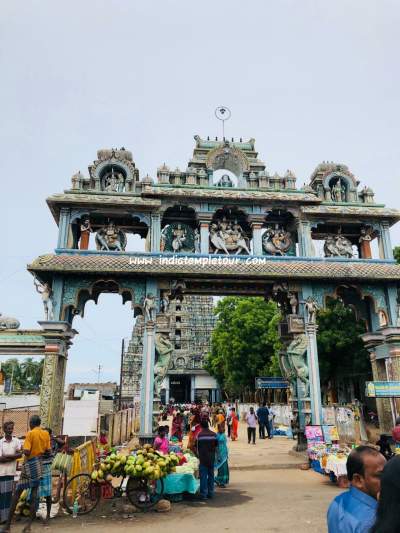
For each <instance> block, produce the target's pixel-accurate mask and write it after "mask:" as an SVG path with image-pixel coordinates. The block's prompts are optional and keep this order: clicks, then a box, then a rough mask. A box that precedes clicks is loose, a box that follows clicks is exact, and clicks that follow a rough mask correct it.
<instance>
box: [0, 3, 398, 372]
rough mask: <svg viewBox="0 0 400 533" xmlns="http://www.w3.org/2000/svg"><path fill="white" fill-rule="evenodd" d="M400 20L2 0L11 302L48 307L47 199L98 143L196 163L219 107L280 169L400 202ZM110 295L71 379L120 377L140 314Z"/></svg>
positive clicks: (357, 8)
mask: <svg viewBox="0 0 400 533" xmlns="http://www.w3.org/2000/svg"><path fill="white" fill-rule="evenodd" d="M399 27H400V4H399V3H398V2H397V1H396V0H376V1H372V0H335V1H334V2H324V1H320V0H314V1H311V0H279V1H276V0H275V1H272V0H254V1H253V2H243V0H241V1H237V0H218V1H215V0H214V1H210V0H203V1H202V2H194V1H192V0H180V1H177V0H176V1H174V0H162V1H161V0H159V1H158V2H156V1H154V0H153V1H148V2H143V1H141V2H139V1H137V0H85V1H77V0H68V1H65V0H60V1H58V2H54V1H52V0H28V1H26V0H24V1H21V0H3V2H2V6H1V16H0V68H1V70H0V72H1V82H0V102H1V120H0V136H1V138H0V152H1V157H0V164H1V192H0V213H1V220H2V228H3V231H2V232H1V233H2V242H1V249H0V257H1V262H0V311H2V312H3V313H7V314H10V315H13V316H17V317H19V318H20V320H21V322H22V326H23V327H35V326H36V321H37V320H38V319H40V318H41V317H42V309H41V302H40V298H39V297H38V295H37V294H36V293H35V292H34V290H33V285H32V278H31V276H30V274H28V273H27V272H26V270H25V265H26V264H27V263H28V262H29V261H30V260H31V259H33V258H34V257H35V256H37V255H39V254H42V253H46V252H49V251H51V250H52V249H53V248H54V247H55V244H56V238H57V228H56V226H55V223H54V221H53V219H52V217H51V216H50V213H49V211H48V209H47V206H46V204H45V198H46V196H48V195H49V194H51V193H55V192H60V191H62V190H63V189H64V188H66V187H68V185H69V180H70V176H71V175H72V174H73V173H74V172H75V171H77V170H78V169H81V170H82V171H84V172H85V171H86V169H87V166H88V164H89V163H90V162H91V161H93V159H95V156H96V150H97V149H98V148H103V147H112V146H117V147H118V146H125V147H127V148H129V149H131V150H132V151H133V154H134V159H135V162H136V165H137V166H138V168H139V169H140V172H141V175H142V176H143V175H145V174H146V173H149V174H151V175H153V176H154V174H155V171H156V168H157V166H159V165H160V164H162V163H163V162H164V161H165V162H166V163H167V164H170V165H171V166H175V165H179V166H181V167H184V166H185V165H186V162H187V160H188V158H189V155H190V153H191V150H192V147H193V142H194V141H193V135H194V134H200V135H201V136H207V135H212V136H214V135H217V134H219V132H220V129H219V124H217V123H216V120H215V118H214V116H213V111H214V108H215V107H216V106H217V105H219V104H224V105H227V106H229V107H230V108H231V110H232V119H231V120H230V122H229V124H227V135H228V136H235V137H239V136H242V137H244V138H249V137H255V139H256V140H257V144H256V146H257V148H258V150H259V152H260V156H261V158H262V159H264V160H265V161H266V163H267V168H268V170H269V171H272V172H275V171H278V172H284V171H285V170H286V169H288V168H290V169H292V170H293V171H294V172H295V173H296V175H297V176H298V183H299V185H301V184H303V182H304V181H306V180H307V179H308V177H309V175H310V174H311V172H312V170H313V169H314V167H315V166H316V165H317V164H318V163H319V162H321V161H322V160H334V161H338V162H343V163H346V164H348V165H349V167H350V169H351V170H352V171H353V173H354V174H356V176H358V177H359V179H360V180H361V181H362V183H365V184H367V185H369V186H372V187H373V188H374V189H375V190H376V198H377V200H378V201H379V202H382V203H386V204H388V205H390V206H392V207H396V206H397V204H398V198H399V189H400V185H399V174H400V155H399V124H400V106H399V94H400V69H399V53H398V51H399V44H400V43H399V41H400V38H399V31H398V29H399ZM4 222H5V226H4ZM392 238H393V243H394V244H396V243H399V240H400V232H399V230H397V231H396V230H395V231H393V234H392ZM100 303H101V305H100V306H97V307H96V306H95V305H94V304H93V303H90V304H89V305H88V306H87V309H86V317H85V319H84V320H81V319H78V320H77V321H76V322H75V324H74V325H75V327H76V328H77V329H78V330H79V336H78V337H77V339H76V342H75V345H74V347H73V348H72V350H71V354H70V362H69V368H68V376H67V379H68V380H69V381H71V380H72V381H74V380H78V379H79V380H94V381H95V380H96V379H97V378H96V375H97V374H96V373H95V372H94V370H95V368H96V367H97V365H98V364H99V363H100V364H102V365H103V372H102V378H103V379H109V378H113V379H117V378H118V375H119V350H120V342H121V338H122V337H124V336H128V335H129V331H130V328H131V323H132V315H131V311H130V309H129V308H128V306H125V307H122V305H120V301H119V300H118V297H116V296H115V297H114V296H112V295H103V296H102V297H101V300H100ZM128 305H129V304H128Z"/></svg>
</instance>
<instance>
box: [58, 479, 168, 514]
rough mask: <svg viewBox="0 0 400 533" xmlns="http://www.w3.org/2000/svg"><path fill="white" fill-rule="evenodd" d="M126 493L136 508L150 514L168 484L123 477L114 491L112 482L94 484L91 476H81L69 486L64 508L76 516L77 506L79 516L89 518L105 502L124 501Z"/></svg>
mask: <svg viewBox="0 0 400 533" xmlns="http://www.w3.org/2000/svg"><path fill="white" fill-rule="evenodd" d="M126 479H127V481H126V485H125V487H124V483H125V480H126ZM124 492H125V494H126V497H127V498H128V500H129V502H130V503H131V504H132V505H134V506H135V507H137V508H138V509H140V510H143V511H146V510H148V509H151V508H152V507H154V505H156V504H157V502H159V501H160V500H161V498H162V495H163V493H164V481H163V479H162V478H160V479H158V480H149V479H144V478H134V477H131V476H123V477H122V478H121V482H120V484H119V485H118V486H117V487H114V486H113V484H112V482H111V481H106V480H104V481H103V482H102V483H99V482H98V481H94V480H93V479H92V478H91V476H90V475H89V474H84V473H82V474H77V475H76V476H73V477H72V478H71V479H70V480H69V481H68V482H67V484H66V486H65V489H64V494H63V501H64V507H65V509H66V510H67V512H68V513H70V514H73V513H74V504H75V502H77V509H76V507H75V510H76V511H77V514H78V515H85V514H89V513H91V512H92V511H93V510H94V509H95V508H96V507H97V505H98V503H99V501H100V500H101V499H102V498H104V499H111V498H121V497H122V496H123V494H124Z"/></svg>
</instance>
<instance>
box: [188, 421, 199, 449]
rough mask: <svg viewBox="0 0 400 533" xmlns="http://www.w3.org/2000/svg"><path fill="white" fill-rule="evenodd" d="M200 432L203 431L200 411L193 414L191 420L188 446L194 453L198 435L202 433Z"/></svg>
mask: <svg viewBox="0 0 400 533" xmlns="http://www.w3.org/2000/svg"><path fill="white" fill-rule="evenodd" d="M200 431H201V426H200V413H199V412H198V411H195V412H194V413H193V416H192V419H191V420H190V431H189V435H188V444H187V447H188V450H192V452H194V450H195V448H196V439H197V435H198V434H199V433H200Z"/></svg>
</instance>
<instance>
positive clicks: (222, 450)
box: [214, 423, 229, 487]
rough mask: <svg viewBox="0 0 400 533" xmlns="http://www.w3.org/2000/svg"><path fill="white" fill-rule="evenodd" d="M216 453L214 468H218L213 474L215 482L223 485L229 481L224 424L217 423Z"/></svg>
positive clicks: (220, 485)
mask: <svg viewBox="0 0 400 533" xmlns="http://www.w3.org/2000/svg"><path fill="white" fill-rule="evenodd" d="M217 441H218V446H217V453H216V458H215V465H214V466H215V468H216V469H217V470H218V472H217V475H216V476H215V483H216V484H217V485H218V486H219V487H225V486H226V485H228V483H229V465H228V456H229V454H228V442H227V439H226V435H225V424H224V423H222V424H219V426H218V433H217Z"/></svg>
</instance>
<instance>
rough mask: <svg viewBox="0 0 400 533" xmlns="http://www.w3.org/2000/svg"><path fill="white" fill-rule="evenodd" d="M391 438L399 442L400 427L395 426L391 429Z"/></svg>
mask: <svg viewBox="0 0 400 533" xmlns="http://www.w3.org/2000/svg"><path fill="white" fill-rule="evenodd" d="M392 437H393V440H394V441H395V442H400V426H395V427H394V428H393V430H392Z"/></svg>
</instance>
